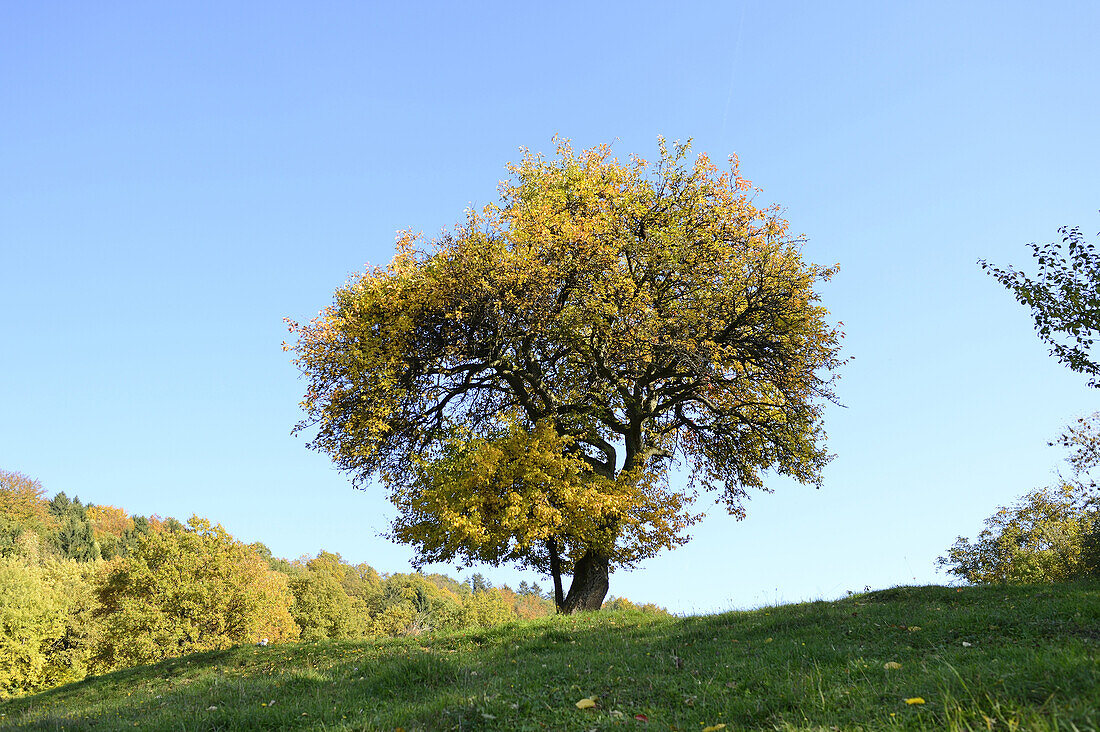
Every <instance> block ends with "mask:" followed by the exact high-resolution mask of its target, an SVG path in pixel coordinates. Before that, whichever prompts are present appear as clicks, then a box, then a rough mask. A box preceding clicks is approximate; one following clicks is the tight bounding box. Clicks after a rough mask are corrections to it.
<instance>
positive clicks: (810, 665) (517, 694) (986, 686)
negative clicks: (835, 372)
mask: <svg viewBox="0 0 1100 732" xmlns="http://www.w3.org/2000/svg"><path fill="white" fill-rule="evenodd" d="M1098 710H1100V583H1096V582H1086V583H1072V584H1057V585H1041V586H1040V585H1032V586H980V587H938V586H928V587H897V588H893V589H886V590H880V591H876V592H870V593H865V594H857V595H852V596H850V597H847V598H844V599H841V600H837V601H831V602H824V601H818V602H810V603H803V604H797V605H785V606H779V607H766V608H761V609H757V610H751V611H735V612H728V613H724V614H719V615H709V616H701V617H667V616H660V615H656V614H651V613H641V612H633V611H613V612H608V611H601V612H594V613H580V614H575V615H558V616H552V617H547V618H538V619H535V620H529V621H517V622H511V623H507V624H504V625H500V626H496V627H493V628H488V629H467V630H462V631H457V632H450V633H442V632H439V633H424V634H422V635H418V636H406V637H399V638H386V639H375V640H359V641H342V642H341V641H318V642H314V643H291V644H281V645H270V646H264V647H260V646H252V645H249V646H239V647H236V648H232V649H229V650H225V651H214V652H206V653H200V654H195V655H191V656H187V657H183V658H176V659H169V660H166V661H162V662H160V663H156V664H153V665H148V666H140V667H135V668H130V669H125V670H122V671H117V672H114V673H110V674H106V675H103V676H99V677H91V678H87V679H85V680H83V681H80V682H78V683H75V684H70V685H67V686H63V687H59V688H55V689H51V690H49V691H45V692H42V693H39V694H36V695H33V696H27V697H22V698H17V699H13V700H10V701H7V702H4V703H2V704H0V727H3V728H5V729H31V730H61V729H95V730H123V729H125V730H133V729H153V730H264V729H267V730H270V729H302V730H388V731H390V732H393V731H394V730H404V732H414V731H419V730H593V729H597V730H603V729H637V730H679V731H680V732H702V731H703V730H706V731H707V732H716V731H717V730H721V729H725V730H730V731H732V730H743V729H754V730H755V729H763V730H811V729H814V730H816V729H841V730H877V729H952V730H1013V729H1019V730H1095V729H1100V711H1098ZM723 725H724V727H723Z"/></svg>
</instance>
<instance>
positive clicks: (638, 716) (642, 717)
mask: <svg viewBox="0 0 1100 732" xmlns="http://www.w3.org/2000/svg"><path fill="white" fill-rule="evenodd" d="M634 719H636V720H638V721H639V722H648V721H649V717H647V716H646V715H644V714H635V715H634Z"/></svg>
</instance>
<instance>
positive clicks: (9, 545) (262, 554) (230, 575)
mask: <svg viewBox="0 0 1100 732" xmlns="http://www.w3.org/2000/svg"><path fill="white" fill-rule="evenodd" d="M606 605H607V606H609V607H614V608H631V607H634V605H633V603H631V602H630V601H629V600H626V599H621V598H620V599H614V598H613V599H610V600H609V601H608V603H607V604H606ZM644 609H646V610H649V611H652V612H661V611H660V610H659V609H658V608H656V607H655V606H652V605H649V606H646V607H645V608H644ZM553 610H554V604H553V602H552V601H551V600H550V599H549V598H548V597H547V595H546V594H544V592H543V591H542V589H541V588H540V587H539V586H538V585H537V584H536V585H528V584H527V583H526V582H523V583H521V584H520V586H519V587H518V589H516V590H512V589H510V588H509V587H507V586H503V587H493V586H491V584H490V583H489V582H488V581H487V580H485V579H484V578H483V577H482V576H481V575H479V574H475V575H473V576H472V577H471V579H470V581H469V583H461V582H458V581H456V580H454V579H452V578H450V577H448V576H445V575H442V574H420V573H412V574H407V573H394V574H386V573H380V572H378V571H377V570H375V569H374V568H373V567H371V566H370V565H368V564H355V565H352V564H348V563H347V562H345V561H344V560H343V559H342V558H341V557H340V555H339V554H334V553H331V552H326V551H322V552H320V553H318V554H317V555H316V556H314V557H301V558H299V559H296V560H292V561H291V560H286V559H281V558H278V557H273V556H272V554H271V551H270V550H269V549H268V548H267V547H266V546H265V545H264V544H262V543H259V542H257V543H253V544H244V543H242V542H240V541H238V540H236V539H234V538H233V537H232V536H231V535H230V534H229V533H227V532H226V531H225V530H224V529H223V528H222V527H221V526H220V525H218V524H212V523H211V522H210V521H209V520H207V519H204V518H200V517H198V516H192V517H191V518H190V519H188V521H187V522H186V523H182V522H180V521H178V520H176V519H174V518H166V519H162V518H160V517H158V516H132V515H130V514H128V513H127V512H126V511H125V510H123V509H121V508H117V507H115V506H99V505H95V504H92V503H83V502H81V500H80V499H79V498H77V497H73V498H69V497H68V496H67V495H65V493H63V492H62V493H58V494H56V495H55V496H53V497H52V498H49V499H47V493H46V490H45V489H44V488H43V486H42V484H41V483H40V482H39V481H37V480H35V479H33V478H30V477H28V476H26V475H23V474H21V473H16V472H8V471H0V628H3V633H0V698H6V697H11V696H16V695H20V694H23V693H27V692H34V691H39V690H42V689H46V688H50V687H53V686H57V685H60V684H65V683H69V682H72V681H78V680H80V679H82V678H84V677H85V676H88V675H91V674H100V673H105V672H107V671H112V670H115V669H120V668H126V667H129V666H134V665H138V664H144V663H151V662H154V661H158V660H161V659H164V658H170V657H174V656H180V655H184V654H187V653H193V652H197V651H204V650H213V649H220V648H228V647H231V646H235V645H240V644H244V643H263V644H265V645H266V644H267V643H277V642H281V641H289V640H302V641H317V640H322V639H334V640H347V639H356V638H370V637H385V636H397V635H417V634H420V633H423V632H427V631H433V630H457V629H460V628H467V627H488V626H491V625H496V624H499V623H502V622H505V621H509V620H514V619H517V618H523V619H529V618H536V617H541V616H545V615H549V614H551V613H552V612H553Z"/></svg>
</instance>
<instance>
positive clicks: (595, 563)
mask: <svg viewBox="0 0 1100 732" xmlns="http://www.w3.org/2000/svg"><path fill="white" fill-rule="evenodd" d="M610 566H611V563H610V561H609V560H608V558H607V557H604V556H601V555H599V554H597V553H596V552H594V551H593V550H591V549H589V550H588V551H586V552H585V553H584V556H582V557H581V558H580V560H579V561H578V562H577V563H576V565H575V566H574V567H573V581H572V582H571V583H570V585H569V594H568V595H566V596H565V605H564V607H563V611H564V612H566V613H575V612H578V611H581V610H599V609H600V608H601V607H602V606H603V599H604V597H606V596H607V588H608V586H609V585H608V574H609V572H610Z"/></svg>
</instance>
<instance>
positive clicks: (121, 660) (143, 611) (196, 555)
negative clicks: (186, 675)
mask: <svg viewBox="0 0 1100 732" xmlns="http://www.w3.org/2000/svg"><path fill="white" fill-rule="evenodd" d="M98 597H99V602H100V608H99V609H98V611H97V615H98V616H99V617H100V618H101V619H102V623H103V628H104V631H105V632H104V633H103V636H102V642H101V643H100V644H99V645H98V647H97V650H96V661H97V663H98V664H99V665H100V667H102V668H105V669H113V668H122V667H126V666H133V665H136V664H141V663H150V662H152V661H158V660H160V659H163V658H171V657H173V656H181V655H184V654H187V653H194V652H197V651H205V650H213V649H220V648H228V647H230V646H233V645H238V644H241V643H255V642H256V641H258V640H260V639H261V638H268V639H269V640H270V641H272V642H278V641H284V640H292V639H294V638H297V637H298V633H299V631H298V626H297V625H295V623H294V620H293V619H292V618H291V616H290V612H289V608H290V606H291V604H292V602H293V596H292V595H291V594H290V591H289V590H288V588H287V579H286V576H285V575H282V574H279V573H277V572H273V571H271V569H270V568H268V566H267V563H266V562H264V560H263V559H262V558H261V557H260V556H259V554H257V553H256V551H255V550H253V549H251V548H249V547H247V546H245V545H244V544H242V543H241V542H239V541H237V540H235V539H234V538H233V537H232V536H230V535H229V534H228V533H227V532H226V531H225V530H224V529H223V528H222V527H221V526H220V525H218V524H213V525H212V524H211V523H210V522H209V521H207V520H206V519H202V518H199V517H197V516H192V517H191V519H190V520H189V521H188V522H187V526H186V527H185V528H183V529H180V530H165V531H160V532H152V533H149V534H146V535H144V536H142V537H140V539H139V541H138V544H137V547H136V548H135V550H134V551H133V552H131V553H130V554H129V556H127V557H124V558H120V559H118V560H115V561H114V562H113V563H112V564H111V565H109V571H108V573H107V575H106V577H105V579H104V581H103V584H102V585H101V586H100V588H99V590H98Z"/></svg>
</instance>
